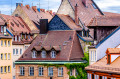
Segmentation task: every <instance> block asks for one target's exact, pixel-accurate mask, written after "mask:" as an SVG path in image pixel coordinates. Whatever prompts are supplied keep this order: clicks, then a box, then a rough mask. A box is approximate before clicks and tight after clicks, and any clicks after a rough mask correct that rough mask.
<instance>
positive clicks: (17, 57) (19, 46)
mask: <svg viewBox="0 0 120 79" xmlns="http://www.w3.org/2000/svg"><path fill="white" fill-rule="evenodd" d="M25 46H30V44H25V45H13V48H12V49H18V54H17V55H13V54H12V55H13V59H12V61H13V62H12V63H14V62H15V61H16V60H18V59H19V58H20V57H21V55H22V54H23V53H24V51H25ZM20 49H22V54H20ZM15 69H16V68H13V67H12V70H13V74H12V76H15V75H16V74H15Z"/></svg>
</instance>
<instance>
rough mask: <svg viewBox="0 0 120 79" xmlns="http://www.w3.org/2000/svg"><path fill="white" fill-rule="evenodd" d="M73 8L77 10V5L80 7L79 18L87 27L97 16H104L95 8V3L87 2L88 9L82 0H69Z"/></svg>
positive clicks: (90, 0)
mask: <svg viewBox="0 0 120 79" xmlns="http://www.w3.org/2000/svg"><path fill="white" fill-rule="evenodd" d="M69 1H70V3H71V5H72V7H73V8H75V5H76V4H77V5H78V16H79V18H80V20H81V21H82V22H83V23H84V24H85V26H87V25H88V24H89V23H90V21H91V19H92V18H93V17H95V16H99V15H102V14H101V12H100V11H99V9H95V8H94V7H93V1H92V0H87V1H88V2H87V7H85V6H84V4H83V3H82V0H69Z"/></svg>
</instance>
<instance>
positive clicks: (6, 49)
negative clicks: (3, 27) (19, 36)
mask: <svg viewBox="0 0 120 79" xmlns="http://www.w3.org/2000/svg"><path fill="white" fill-rule="evenodd" d="M1 40H3V46H1ZM5 40H6V41H7V45H6V46H5V44H4V41H5ZM8 40H9V41H10V46H8ZM8 53H10V59H8ZM1 54H3V60H2V59H1ZM5 54H7V59H6V60H5V57H4V55H5ZM5 66H6V67H7V72H6V73H5V72H4V68H3V73H1V71H0V78H1V79H12V69H11V68H12V39H0V70H1V67H5ZM8 66H10V69H11V70H10V72H8Z"/></svg>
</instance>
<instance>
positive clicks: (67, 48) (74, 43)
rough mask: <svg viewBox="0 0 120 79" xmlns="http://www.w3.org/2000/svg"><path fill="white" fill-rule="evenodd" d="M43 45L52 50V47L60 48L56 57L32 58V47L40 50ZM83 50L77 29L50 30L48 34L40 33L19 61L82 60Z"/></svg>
mask: <svg viewBox="0 0 120 79" xmlns="http://www.w3.org/2000/svg"><path fill="white" fill-rule="evenodd" d="M41 47H43V48H45V49H47V50H50V48H51V47H53V48H55V49H56V50H60V51H59V53H58V56H57V57H56V58H41V57H39V58H32V49H33V48H35V49H37V50H38V51H39V50H40V49H41ZM83 56H84V55H83V50H82V47H81V45H80V42H79V38H78V37H77V34H76V32H75V31H48V33H47V34H46V35H38V36H37V37H36V38H35V40H34V41H33V42H32V43H31V45H30V47H29V48H28V49H27V50H26V51H25V52H24V54H23V55H22V56H21V57H20V58H19V60H18V61H24V60H40V61H42V60H46V61H47V60H48V61H52V60H53V61H54V60H55V61H56V60H60V61H70V60H80V61H81V60H82V59H81V58H82V57H83Z"/></svg>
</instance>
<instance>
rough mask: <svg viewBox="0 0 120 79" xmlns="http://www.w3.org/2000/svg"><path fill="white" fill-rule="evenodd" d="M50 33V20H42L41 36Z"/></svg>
mask: <svg viewBox="0 0 120 79" xmlns="http://www.w3.org/2000/svg"><path fill="white" fill-rule="evenodd" d="M47 31H48V19H40V34H46V33H47Z"/></svg>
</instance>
